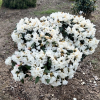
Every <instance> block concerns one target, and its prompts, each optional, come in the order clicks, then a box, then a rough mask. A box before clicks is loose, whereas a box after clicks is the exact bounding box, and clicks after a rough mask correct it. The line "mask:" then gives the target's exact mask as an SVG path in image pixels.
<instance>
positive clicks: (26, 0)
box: [3, 0, 36, 9]
mask: <svg viewBox="0 0 100 100" xmlns="http://www.w3.org/2000/svg"><path fill="white" fill-rule="evenodd" d="M3 6H5V7H7V8H12V9H24V8H28V7H35V6H36V0H3Z"/></svg>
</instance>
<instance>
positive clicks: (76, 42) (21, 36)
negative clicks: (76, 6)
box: [5, 12, 99, 86]
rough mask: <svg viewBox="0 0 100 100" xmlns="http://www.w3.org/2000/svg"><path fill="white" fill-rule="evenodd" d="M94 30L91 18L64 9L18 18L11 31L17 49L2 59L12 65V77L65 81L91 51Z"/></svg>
mask: <svg viewBox="0 0 100 100" xmlns="http://www.w3.org/2000/svg"><path fill="white" fill-rule="evenodd" d="M95 32H96V29H95V25H94V24H93V23H91V21H90V20H86V19H85V18H84V17H82V16H80V17H78V16H75V15H70V14H68V13H64V12H57V13H52V14H51V15H50V16H47V17H45V16H43V17H41V18H40V20H39V19H38V18H35V19H32V18H24V19H21V20H20V21H19V23H17V26H16V29H15V30H14V31H13V33H12V35H11V37H12V39H13V41H14V42H16V44H17V46H18V51H15V53H14V54H13V55H12V56H11V57H8V58H7V59H6V61H5V63H6V64H7V65H12V68H13V70H12V71H11V73H12V75H13V78H14V79H15V81H22V82H23V81H24V78H26V77H32V78H35V83H37V82H38V81H41V82H42V83H44V84H46V85H52V86H59V85H66V84H67V83H68V79H71V78H72V77H73V76H74V74H75V72H76V70H77V68H78V65H79V63H80V62H81V61H82V60H83V59H84V57H85V56H87V55H89V54H92V53H94V51H95V48H96V47H97V45H98V43H99V40H97V39H96V38H95Z"/></svg>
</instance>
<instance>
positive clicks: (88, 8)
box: [72, 0, 96, 15]
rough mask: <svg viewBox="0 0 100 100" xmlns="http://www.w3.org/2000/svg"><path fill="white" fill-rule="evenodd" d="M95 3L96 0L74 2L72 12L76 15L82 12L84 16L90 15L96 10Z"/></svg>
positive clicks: (77, 0)
mask: <svg viewBox="0 0 100 100" xmlns="http://www.w3.org/2000/svg"><path fill="white" fill-rule="evenodd" d="M95 2H96V0H75V4H74V5H73V8H72V10H73V12H74V13H76V14H79V12H80V11H83V13H84V15H90V14H91V12H92V11H94V10H95V9H96V7H95Z"/></svg>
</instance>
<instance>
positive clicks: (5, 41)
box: [0, 0, 100, 100]
mask: <svg viewBox="0 0 100 100" xmlns="http://www.w3.org/2000/svg"><path fill="white" fill-rule="evenodd" d="M37 1H38V2H37V7H36V8H29V9H25V10H11V9H7V8H3V7H2V8H1V9H0V100H73V98H74V97H75V98H77V100H100V43H99V45H98V48H97V49H96V51H95V53H94V54H92V55H90V56H88V57H86V58H85V59H84V61H83V62H82V63H81V64H80V67H79V68H78V70H77V72H76V74H75V77H74V78H73V79H71V80H69V83H68V85H67V86H61V87H54V88H52V87H51V86H46V85H44V84H41V83H38V84H34V80H32V81H28V79H26V80H25V83H24V84H22V83H20V82H15V81H14V80H13V79H12V75H11V73H10V71H11V67H10V66H6V65H5V64H4V61H5V59H6V58H7V57H8V56H11V55H12V54H13V52H14V51H15V50H16V49H17V48H16V45H15V44H14V42H13V41H12V39H11V32H12V31H13V30H14V28H15V27H16V23H17V22H18V21H19V20H20V19H21V18H24V17H29V18H30V17H33V18H35V17H38V18H39V17H41V16H43V15H45V16H47V15H48V14H38V13H37V12H41V11H44V10H47V9H57V10H58V11H64V12H69V13H71V3H73V1H70V0H37ZM97 5H98V6H97V10H96V11H95V12H94V13H93V14H92V17H91V18H90V19H91V21H92V22H93V23H94V24H95V25H96V28H97V32H96V37H97V38H98V39H100V27H99V26H100V20H99V17H100V1H99V0H98V2H97Z"/></svg>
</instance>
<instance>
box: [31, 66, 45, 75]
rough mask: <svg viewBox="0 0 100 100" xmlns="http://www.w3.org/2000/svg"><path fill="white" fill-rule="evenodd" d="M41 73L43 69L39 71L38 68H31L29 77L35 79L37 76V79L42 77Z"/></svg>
mask: <svg viewBox="0 0 100 100" xmlns="http://www.w3.org/2000/svg"><path fill="white" fill-rule="evenodd" d="M43 71H44V69H41V68H40V67H36V68H34V67H31V70H30V72H31V75H32V76H33V77H37V76H38V77H42V75H43Z"/></svg>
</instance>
